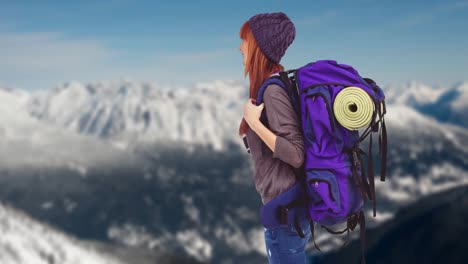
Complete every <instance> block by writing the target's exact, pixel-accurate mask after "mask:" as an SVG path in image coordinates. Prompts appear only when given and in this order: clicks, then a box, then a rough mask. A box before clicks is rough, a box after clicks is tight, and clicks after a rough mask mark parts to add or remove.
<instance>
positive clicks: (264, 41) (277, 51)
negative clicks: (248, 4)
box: [249, 12, 296, 63]
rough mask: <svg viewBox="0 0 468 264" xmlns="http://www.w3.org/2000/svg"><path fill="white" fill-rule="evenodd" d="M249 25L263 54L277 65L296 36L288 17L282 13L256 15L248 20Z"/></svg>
mask: <svg viewBox="0 0 468 264" xmlns="http://www.w3.org/2000/svg"><path fill="white" fill-rule="evenodd" d="M249 24H250V28H251V29H252V33H253V35H254V38H255V40H256V41H257V44H258V46H259V47H260V50H261V51H262V52H263V54H265V56H266V57H267V58H268V59H270V60H271V61H273V62H275V63H279V62H280V60H281V58H282V57H283V55H284V53H286V49H287V48H288V47H289V45H291V43H292V42H293V40H294V37H295V36H296V29H295V27H294V24H293V23H292V21H291V20H290V19H289V17H288V16H287V15H286V14H284V13H282V12H278V13H264V14H257V15H255V16H253V17H251V18H250V19H249Z"/></svg>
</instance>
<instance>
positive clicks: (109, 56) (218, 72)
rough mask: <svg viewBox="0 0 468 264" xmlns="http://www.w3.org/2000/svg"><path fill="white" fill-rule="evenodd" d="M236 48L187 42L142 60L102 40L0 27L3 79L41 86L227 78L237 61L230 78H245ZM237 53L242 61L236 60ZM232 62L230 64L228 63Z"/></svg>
mask: <svg viewBox="0 0 468 264" xmlns="http://www.w3.org/2000/svg"><path fill="white" fill-rule="evenodd" d="M236 52H237V50H236V49H234V48H231V49H211V50H210V49H205V50H199V51H192V50H191V48H190V47H189V46H187V51H184V52H174V51H161V50H154V52H152V53H149V54H145V55H143V56H144V57H142V58H134V57H129V54H127V52H126V51H125V50H118V49H114V48H113V47H112V46H111V45H109V44H107V43H105V42H104V41H98V40H94V39H83V38H70V37H67V36H65V35H64V34H61V33H54V32H31V33H18V32H12V31H2V30H0V58H2V59H1V60H0V83H1V84H3V85H4V86H7V87H16V88H27V89H42V88H50V87H52V86H55V85H57V84H59V83H62V82H68V81H73V80H81V81H101V80H117V79H125V78H130V79H139V80H141V79H143V80H148V81H158V82H162V83H165V84H170V85H188V84H191V83H194V82H197V81H203V80H211V79H213V76H215V77H214V78H226V77H227V76H229V75H230V73H231V72H233V71H234V67H235V63H237V62H238V64H239V67H238V72H234V73H233V74H231V75H230V76H237V75H238V76H239V78H240V77H242V64H241V61H240V60H241V59H240V58H241V56H240V54H236ZM236 55H238V57H239V58H238V60H236V58H234V57H235V56H236ZM129 59H131V60H132V61H133V60H134V59H137V60H136V62H135V61H133V62H132V61H129ZM229 63H231V66H229V65H228V67H226V64H229ZM217 65H222V67H219V66H217ZM229 68H231V69H232V70H229ZM222 71H224V72H222ZM223 74H224V75H223Z"/></svg>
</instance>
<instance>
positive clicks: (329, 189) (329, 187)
mask: <svg viewBox="0 0 468 264" xmlns="http://www.w3.org/2000/svg"><path fill="white" fill-rule="evenodd" d="M311 181H312V182H314V186H315V188H317V187H318V182H325V183H327V186H328V193H329V194H330V198H331V200H332V201H334V202H336V199H335V197H334V196H333V192H332V191H331V184H330V182H329V181H327V180H323V179H317V178H315V179H311V180H309V182H311Z"/></svg>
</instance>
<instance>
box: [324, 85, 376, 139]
mask: <svg viewBox="0 0 468 264" xmlns="http://www.w3.org/2000/svg"><path fill="white" fill-rule="evenodd" d="M374 110H375V106H374V102H373V101H372V98H371V97H370V96H369V95H368V94H367V93H366V92H365V91H364V90H363V89H361V88H358V87H354V86H350V87H346V88H344V89H343V90H341V91H340V92H339V93H338V94H337V95H336V97H335V101H334V103H333V113H334V114H335V118H336V120H337V121H338V122H339V123H340V124H341V125H342V126H343V127H345V128H347V129H349V130H357V129H359V128H361V127H366V126H368V125H369V124H370V122H371V119H372V113H374Z"/></svg>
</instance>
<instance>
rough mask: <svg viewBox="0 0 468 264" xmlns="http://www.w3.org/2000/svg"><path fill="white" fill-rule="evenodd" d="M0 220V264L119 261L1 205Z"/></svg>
mask: <svg viewBox="0 0 468 264" xmlns="http://www.w3.org/2000/svg"><path fill="white" fill-rule="evenodd" d="M0 219H1V221H0V231H1V232H0V233H1V234H2V235H1V236H0V262H1V263H3V264H32V263H37V264H49V263H61V264H88V263H93V264H122V262H121V261H119V260H118V259H116V258H114V257H112V256H109V255H105V254H103V253H100V252H98V251H97V250H95V249H94V248H92V247H91V246H87V245H85V244H84V243H82V242H80V241H79V240H77V239H74V238H71V237H69V236H67V235H65V234H63V233H62V232H60V231H58V230H55V229H54V228H52V227H49V226H46V225H44V224H41V223H39V222H37V221H35V220H33V219H31V218H30V217H29V216H27V215H26V214H24V213H22V212H19V211H17V210H15V209H13V208H10V207H7V206H4V205H2V204H0Z"/></svg>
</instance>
